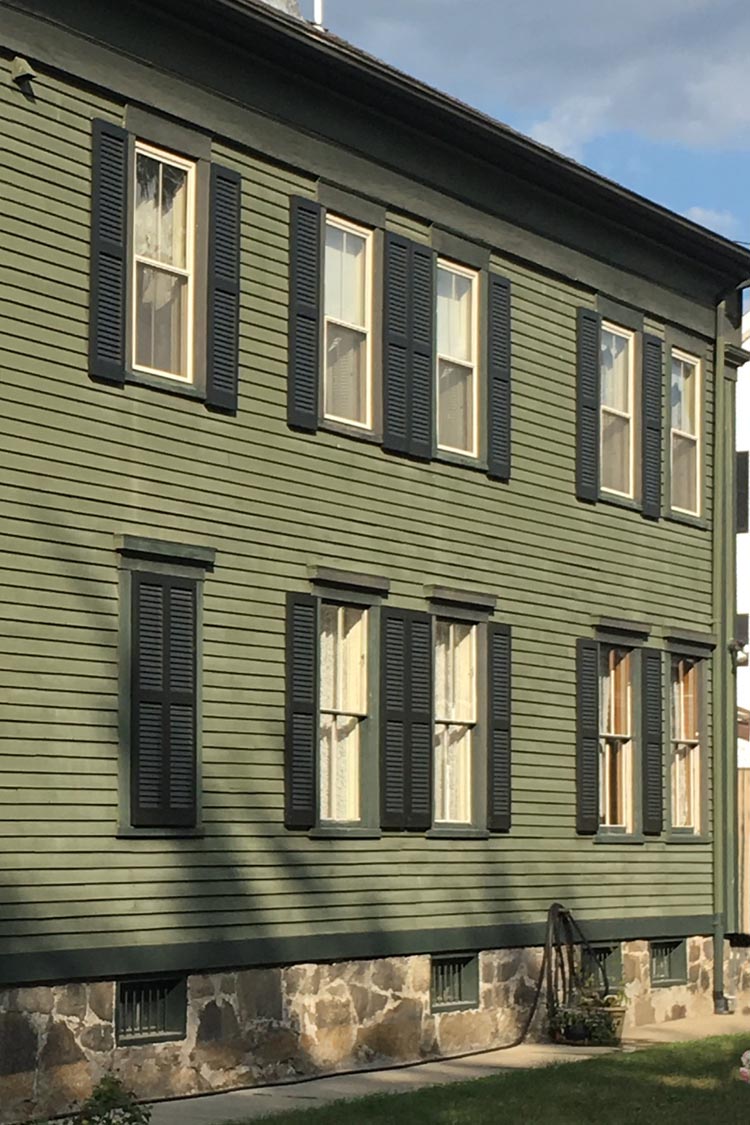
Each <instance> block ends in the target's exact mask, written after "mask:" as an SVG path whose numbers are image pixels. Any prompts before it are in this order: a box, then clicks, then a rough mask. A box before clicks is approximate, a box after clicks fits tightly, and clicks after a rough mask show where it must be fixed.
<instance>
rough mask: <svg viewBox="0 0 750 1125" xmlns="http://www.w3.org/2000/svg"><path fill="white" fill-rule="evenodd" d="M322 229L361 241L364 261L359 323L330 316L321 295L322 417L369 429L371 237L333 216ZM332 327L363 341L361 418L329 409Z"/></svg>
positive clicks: (370, 403) (363, 228)
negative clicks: (360, 320) (363, 411)
mask: <svg viewBox="0 0 750 1125" xmlns="http://www.w3.org/2000/svg"><path fill="white" fill-rule="evenodd" d="M326 226H327V227H334V228H335V229H337V230H341V231H344V232H345V233H350V234H355V235H357V236H358V237H359V238H362V239H363V240H364V244H365V260H364V266H363V269H364V309H363V312H364V317H363V323H362V324H357V323H353V322H350V321H348V320H346V319H345V318H343V317H337V316H333V315H331V314H330V313H329V312H328V311H327V309H326V308H325V294H324V298H323V300H324V313H323V365H324V371H323V415H324V417H325V418H327V419H328V420H329V421H331V422H341V423H343V424H344V425H347V426H356V427H358V428H359V429H362V430H371V429H372V425H373V422H372V418H373V404H372V398H373V394H372V294H373V278H372V269H373V266H372V261H373V257H372V237H373V232H372V231H371V230H368V229H367V228H366V227H360V226H357V225H356V224H355V223H350V222H348V221H347V220H346V219H340V218H338V216H335V215H326ZM323 276H324V277H325V263H324V268H323ZM330 326H334V327H337V328H343V329H345V330H346V331H348V332H356V333H359V334H360V335H361V336H364V338H365V344H364V353H365V374H364V383H365V392H364V406H365V417H364V419H359V418H347V417H345V416H344V415H341V414H336V413H334V411H333V410H332V409H331V408H330V406H329V398H330V387H329V378H328V337H329V327H330Z"/></svg>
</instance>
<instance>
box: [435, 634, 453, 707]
mask: <svg viewBox="0 0 750 1125" xmlns="http://www.w3.org/2000/svg"><path fill="white" fill-rule="evenodd" d="M452 698H453V686H452V662H451V659H450V624H449V623H448V622H447V621H440V620H437V621H436V622H435V718H436V719H438V720H439V719H449V718H450V717H451V716H450V705H451V699H452Z"/></svg>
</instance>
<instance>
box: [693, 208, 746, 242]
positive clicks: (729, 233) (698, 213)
mask: <svg viewBox="0 0 750 1125" xmlns="http://www.w3.org/2000/svg"><path fill="white" fill-rule="evenodd" d="M685 218H686V219H692V221H693V222H694V223H700V225H701V226H702V227H708V228H709V229H710V230H715V231H716V232H717V234H723V235H725V236H726V237H727V238H734V237H735V236H736V235H737V232H738V231H739V228H740V221H739V219H738V218H737V216H736V215H733V214H732V212H731V211H714V210H712V209H711V208H710V207H688V209H687V211H686V212H685Z"/></svg>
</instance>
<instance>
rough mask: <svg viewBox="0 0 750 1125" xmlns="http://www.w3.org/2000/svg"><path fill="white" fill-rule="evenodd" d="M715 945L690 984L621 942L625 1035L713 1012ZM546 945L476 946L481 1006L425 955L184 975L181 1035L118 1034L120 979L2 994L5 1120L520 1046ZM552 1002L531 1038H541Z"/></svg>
mask: <svg viewBox="0 0 750 1125" xmlns="http://www.w3.org/2000/svg"><path fill="white" fill-rule="evenodd" d="M711 955H712V943H711V941H710V940H708V939H705V938H691V939H689V941H688V982H687V984H684V985H676V986H673V987H669V988H658V987H654V988H652V987H651V983H650V979H649V977H650V965H649V948H648V942H626V943H624V944H623V975H624V991H625V994H626V997H627V1004H628V1015H627V1017H626V1025H625V1029H626V1033H627V1032H628V1031H630V1032H632V1031H633V1030H634V1029H635V1028H637V1027H639V1026H642V1025H644V1024H647V1023H654V1022H659V1021H663V1020H670V1019H679V1018H681V1017H683V1016H697V1015H707V1014H710V1013H711V1012H712V1011H713V996H712V989H713V975H712V968H713V966H712V959H711ZM541 957H542V951H541V949H538V948H536V949H526V950H518V949H516V950H514V949H505V950H489V951H485V952H483V953H481V954H480V961H479V1005H478V1007H477V1008H476V1009H473V1010H470V1011H458V1012H443V1013H432V1012H431V1010H430V958H429V957H428V956H414V957H391V958H384V959H382V960H377V961H351V962H343V963H338V964H324V965H295V966H291V967H287V968H272V969H247V970H239V971H236V972H227V973H212V974H205V975H192V976H190V977H189V978H188V1005H187V1033H186V1036H185V1038H184V1039H183V1040H180V1041H179V1042H168V1043H153V1044H148V1045H144V1046H123V1045H117V1044H116V1043H115V1034H114V1000H115V985H114V983H113V982H109V983H107V982H98V983H92V984H87V985H86V984H64V985H57V986H54V987H35V988H16V989H10V990H6V991H0V1122H1V1123H2V1125H10V1123H16V1122H26V1121H28V1120H30V1119H33V1118H34V1117H45V1116H48V1115H50V1116H51V1115H54V1114H61V1113H65V1112H67V1111H68V1110H69V1109H71V1108H72V1107H73V1106H74V1105H75V1104H76V1103H78V1102H80V1101H81V1100H83V1099H84V1098H85V1097H87V1096H88V1094H89V1093H90V1092H91V1090H92V1088H93V1086H94V1085H95V1084H96V1082H97V1081H98V1080H99V1078H100V1077H101V1076H102V1075H103V1074H104V1073H106V1072H108V1071H114V1072H115V1073H116V1074H118V1075H119V1076H120V1077H121V1078H122V1079H123V1081H124V1082H125V1083H126V1085H128V1086H129V1087H130V1088H131V1089H132V1090H134V1091H135V1092H136V1094H137V1095H138V1097H139V1098H141V1099H142V1100H150V1099H158V1098H168V1097H176V1096H184V1095H188V1094H199V1093H207V1092H210V1091H216V1090H227V1089H232V1088H237V1087H242V1086H254V1085H264V1084H271V1083H274V1082H279V1081H288V1080H294V1079H296V1078H303V1077H308V1076H310V1075H314V1074H319V1073H327V1072H328V1073H330V1072H333V1071H336V1070H349V1069H363V1068H367V1067H373V1066H387V1065H389V1064H391V1063H394V1062H413V1061H416V1060H420V1059H429V1058H436V1057H440V1056H445V1055H454V1054H460V1053H462V1052H464V1051H471V1050H476V1049H482V1048H492V1047H497V1046H503V1045H506V1044H509V1043H511V1042H513V1040H514V1039H515V1038H516V1037H517V1035H518V1034H519V1032H520V1030H521V1029H522V1027H523V1026H524V1023H525V1021H526V1017H527V1015H528V1012H529V1010H530V1007H531V1004H532V1002H533V998H534V992H535V984H536V981H537V978H538V975H539V969H540V965H541ZM725 972H726V988H725V991H726V992H727V993H728V994H734V995H735V996H736V997H737V1010H738V1011H743V1012H746V1013H750V950H731V951H730V950H729V949H728V948H727V956H726V959H725ZM544 1023H545V1019H544V997H543V996H542V999H541V1001H540V1005H539V1010H538V1012H537V1015H536V1017H535V1020H534V1022H533V1025H532V1028H531V1031H530V1038H532V1039H541V1038H543V1037H544Z"/></svg>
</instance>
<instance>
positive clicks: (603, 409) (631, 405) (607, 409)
mask: <svg viewBox="0 0 750 1125" xmlns="http://www.w3.org/2000/svg"><path fill="white" fill-rule="evenodd" d="M602 331H604V332H611V333H612V334H613V335H614V336H620V337H621V338H622V339H625V340H627V341H628V412H627V413H625V412H624V411H622V410H618V409H617V408H616V407H614V406H605V405H604V403H603V402H602V401H601V395H600V397H599V457H600V460H603V456H602V453H603V440H604V415H605V413H606V414H611V415H614V417H616V418H627V420H628V422H629V427H628V437H629V441H628V461H629V465H628V491H627V492H621V491H620V490H619V489H618V488H607V487H606V486H605V485H602V486H601V491H602V492H606V493H608V494H609V495H610V496H622V497H623V498H624V499H626V500H634V499H635V338H636V333H635V332H633V331H632V330H631V329H629V328H623V327H622V326H621V325H619V324H613V323H612V322H611V321H609V320H603V321H602ZM599 363H600V370H601V357H600V359H599Z"/></svg>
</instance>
